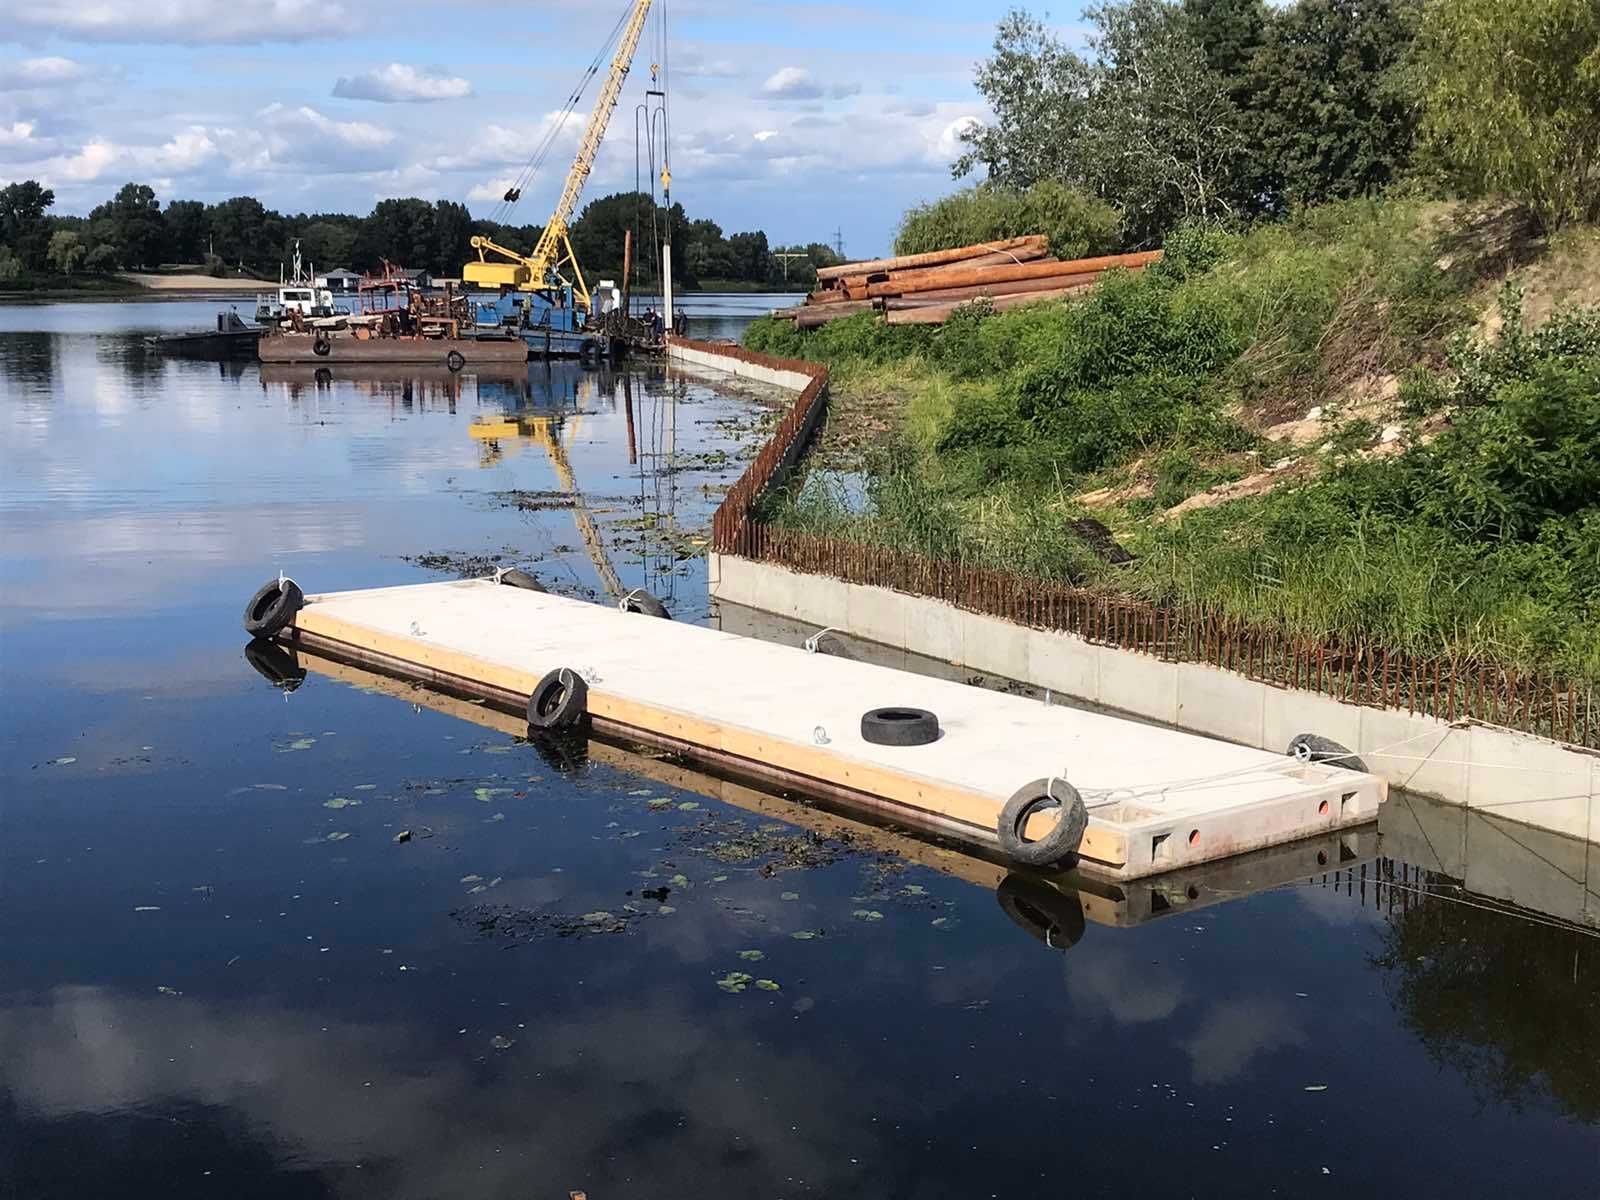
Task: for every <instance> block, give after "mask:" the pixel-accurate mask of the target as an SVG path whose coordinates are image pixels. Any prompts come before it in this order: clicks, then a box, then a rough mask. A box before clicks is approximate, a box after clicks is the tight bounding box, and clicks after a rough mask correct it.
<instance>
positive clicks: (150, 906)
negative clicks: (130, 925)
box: [133, 904, 161, 912]
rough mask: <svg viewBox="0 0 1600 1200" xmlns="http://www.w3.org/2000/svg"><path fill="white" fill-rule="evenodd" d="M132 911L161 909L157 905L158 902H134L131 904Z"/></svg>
mask: <svg viewBox="0 0 1600 1200" xmlns="http://www.w3.org/2000/svg"><path fill="white" fill-rule="evenodd" d="M133 911H134V912H160V911H161V905H159V904H135V905H134V906H133Z"/></svg>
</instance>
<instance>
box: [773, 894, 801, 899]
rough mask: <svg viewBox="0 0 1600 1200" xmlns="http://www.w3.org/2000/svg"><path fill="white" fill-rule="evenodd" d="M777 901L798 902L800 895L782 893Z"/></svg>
mask: <svg viewBox="0 0 1600 1200" xmlns="http://www.w3.org/2000/svg"><path fill="white" fill-rule="evenodd" d="M778 899H779V900H798V899H800V893H799V892H784V893H783V894H782V895H780V896H779V897H778Z"/></svg>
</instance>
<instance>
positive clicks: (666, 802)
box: [645, 796, 672, 812]
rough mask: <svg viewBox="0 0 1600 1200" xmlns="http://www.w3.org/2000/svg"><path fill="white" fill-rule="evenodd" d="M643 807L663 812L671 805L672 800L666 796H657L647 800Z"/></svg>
mask: <svg viewBox="0 0 1600 1200" xmlns="http://www.w3.org/2000/svg"><path fill="white" fill-rule="evenodd" d="M645 807H646V808H648V809H649V810H650V811H651V812H665V811H666V810H667V809H669V808H671V807H672V800H671V799H670V798H669V797H667V796H657V797H656V798H655V799H654V800H651V801H648V802H647V803H646V804H645Z"/></svg>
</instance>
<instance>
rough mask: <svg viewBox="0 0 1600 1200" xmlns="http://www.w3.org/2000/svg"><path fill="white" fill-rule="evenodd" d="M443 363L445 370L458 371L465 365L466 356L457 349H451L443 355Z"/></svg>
mask: <svg viewBox="0 0 1600 1200" xmlns="http://www.w3.org/2000/svg"><path fill="white" fill-rule="evenodd" d="M444 365H445V369H446V370H449V371H459V370H461V368H462V367H464V366H466V365H467V357H466V355H464V354H462V353H461V351H459V350H452V351H450V353H449V354H446V355H445V356H444Z"/></svg>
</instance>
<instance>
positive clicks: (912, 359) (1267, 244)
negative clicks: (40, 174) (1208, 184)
mask: <svg viewBox="0 0 1600 1200" xmlns="http://www.w3.org/2000/svg"><path fill="white" fill-rule="evenodd" d="M1597 267H1600V251H1597V245H1596V241H1595V238H1594V235H1593V233H1592V232H1591V231H1587V230H1574V231H1572V232H1570V233H1568V234H1566V235H1564V236H1563V238H1562V239H1560V240H1558V241H1557V242H1556V243H1555V244H1553V245H1543V244H1540V243H1537V242H1535V241H1533V240H1532V239H1531V238H1530V237H1529V235H1528V233H1527V230H1526V228H1525V227H1524V226H1523V224H1522V223H1521V222H1520V221H1519V220H1518V219H1517V218H1516V216H1515V215H1514V214H1509V213H1505V212H1497V211H1468V210H1463V209H1457V208H1451V207H1447V206H1444V205H1439V204H1427V203H1420V202H1397V201H1394V202H1370V201H1357V202H1348V203H1344V204H1339V205H1332V206H1327V207H1324V208H1320V209H1315V210H1311V211H1308V212H1306V213H1304V214H1302V215H1301V216H1299V217H1297V218H1296V219H1293V220H1291V221H1287V222H1284V223H1281V224H1277V225H1272V226H1264V227H1260V228H1257V229H1255V230H1254V231H1252V232H1250V233H1249V234H1247V235H1244V236H1229V235H1223V234H1219V233H1216V232H1198V231H1185V232H1180V233H1179V234H1177V235H1175V236H1174V237H1172V238H1170V239H1169V241H1168V254H1167V258H1166V261H1165V262H1164V263H1162V264H1161V266H1160V267H1159V268H1157V269H1154V270H1151V271H1150V272H1147V273H1146V274H1145V275H1142V276H1137V277H1134V276H1124V277H1120V278H1112V279H1110V280H1108V281H1107V282H1106V283H1105V284H1103V285H1102V286H1101V287H1100V288H1098V289H1097V290H1096V291H1095V292H1094V293H1093V294H1091V295H1090V296H1089V297H1087V298H1086V299H1084V300H1081V301H1078V302H1076V303H1071V304H1051V305H1040V306H1037V307H1033V308H1029V309H1023V310H1019V311H1014V312H1010V313H1005V314H985V313H983V312H981V311H973V312H970V313H967V314H963V316H962V318H961V319H959V320H956V321H953V322H951V323H950V324H949V325H946V326H944V327H943V328H939V329H927V328H918V327H887V326H884V325H882V324H880V323H878V322H876V321H875V320H874V319H873V318H872V317H871V316H863V317H860V318H853V319H851V320H847V321H839V322H835V323H833V324H831V325H828V326H825V327H823V328H821V329H819V330H817V331H814V332H806V333H802V332H797V331H795V330H794V328H793V327H792V325H790V324H788V323H786V322H777V321H764V322H759V323H758V324H757V325H756V326H754V327H753V328H752V329H751V330H750V333H749V335H748V337H747V344H748V345H750V346H751V347H752V348H755V349H760V350H764V351H766V352H769V353H777V354H788V355H795V356H800V357H808V358H814V359H821V360H824V361H827V362H828V363H829V364H830V365H831V366H832V367H833V369H834V371H835V380H836V383H835V389H834V391H835V395H836V397H837V400H836V412H835V415H834V417H833V418H832V419H831V420H830V424H829V428H828V429H827V431H826V432H825V433H824V436H823V438H822V441H821V444H820V447H819V449H818V451H817V453H816V454H814V455H813V456H812V459H811V462H810V469H809V470H808V471H807V472H806V474H805V475H804V476H802V477H801V478H800V479H799V480H798V481H797V482H795V483H794V484H792V485H791V486H790V488H789V489H788V491H787V492H786V493H785V494H784V495H782V496H780V497H777V498H775V499H774V501H773V502H772V504H771V516H772V519H774V520H777V521H779V522H781V523H785V524H790V525H797V526H801V527H805V528H808V529H812V530H815V531H819V532H822V531H826V532H830V533H835V534H840V535H845V536H849V537H853V538H861V539H869V540H875V541H881V542H886V543H890V544H894V545H897V546H901V547H903V548H906V549H912V550H916V551H918V552H921V553H924V554H929V555H934V556H938V557H950V558H957V559H961V560H964V561H968V562H973V563H981V564H985V565H993V566H1001V567H1006V568H1009V569H1013V570H1017V571H1021V572H1024V573H1028V574H1032V575H1036V576H1039V577H1042V578H1053V579H1059V578H1063V577H1067V578H1072V579H1075V580H1078V581H1081V582H1083V583H1085V584H1087V585H1090V586H1095V587H1103V588H1108V589H1115V590H1117V591H1120V592H1125V593H1132V594H1136V595H1139V596H1142V597H1145V598H1148V599H1152V600H1156V601H1161V602H1176V603H1181V604H1188V605H1200V606H1207V607H1216V608H1220V609H1222V610H1223V611H1225V612H1227V613H1229V614H1232V615H1234V616H1237V617H1240V618H1244V619H1247V620H1251V621H1257V622H1263V623H1271V624H1275V625H1283V626H1287V627H1288V628H1290V629H1292V630H1294V631H1296V632H1299V633H1303V634H1306V635H1311V636H1325V635H1334V636H1339V637H1344V638H1352V639H1371V640H1375V641H1377V642H1380V643H1382V644H1384V645H1386V646H1388V647H1390V648H1394V649H1401V650H1410V651H1414V652H1420V653H1429V654H1436V653H1449V654H1457V655H1464V656H1471V657H1477V658H1482V659H1487V660H1492V661H1496V662H1502V663H1505V664H1506V665H1508V666H1513V667H1519V668H1528V667H1537V668H1546V669H1553V670H1557V671H1560V672H1563V673H1567V674H1570V675H1574V676H1576V677H1579V678H1581V679H1585V680H1591V681H1593V680H1600V318H1597V317H1596V315H1595V313H1594V311H1593V310H1586V309H1583V308H1581V307H1571V306H1569V305H1564V304H1563V301H1564V300H1574V299H1576V300H1588V301H1590V302H1592V301H1593V300H1595V299H1600V296H1596V295H1592V294H1590V289H1592V288H1594V287H1595V286H1596V285H1597V272H1596V270H1595V268H1597ZM1508 278H1509V279H1510V280H1511V284H1512V286H1511V287H1510V288H1509V289H1506V288H1503V287H1502V286H1501V285H1502V284H1503V283H1504V282H1505V281H1506V280H1507V279H1508ZM1519 285H1520V287H1521V288H1522V289H1523V290H1522V291H1521V292H1519V290H1518V286H1519ZM1524 293H1525V294H1524ZM864 421H866V422H869V424H866V425H864V424H863V422H864ZM870 423H876V425H877V426H878V430H877V431H876V432H872V433H871V434H870V436H861V433H860V430H861V429H863V428H870V427H871V424H870ZM1086 517H1092V518H1094V519H1095V520H1097V521H1099V522H1102V523H1103V524H1104V525H1105V526H1107V527H1108V528H1109V529H1110V530H1111V532H1112V534H1113V535H1114V536H1115V537H1116V539H1117V540H1118V541H1119V542H1120V543H1121V544H1122V545H1123V546H1125V547H1126V548H1127V549H1128V550H1129V551H1131V552H1132V553H1133V554H1134V555H1135V556H1136V557H1135V559H1134V561H1133V562H1132V563H1128V564H1125V565H1121V566H1116V565H1113V564H1111V563H1110V562H1108V561H1106V559H1105V558H1104V557H1102V555H1101V553H1100V552H1099V551H1097V549H1096V548H1095V546H1094V545H1093V544H1092V539H1090V540H1086V539H1085V537H1084V536H1083V534H1082V532H1081V530H1082V528H1083V527H1082V525H1081V522H1082V520H1083V518H1086Z"/></svg>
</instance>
